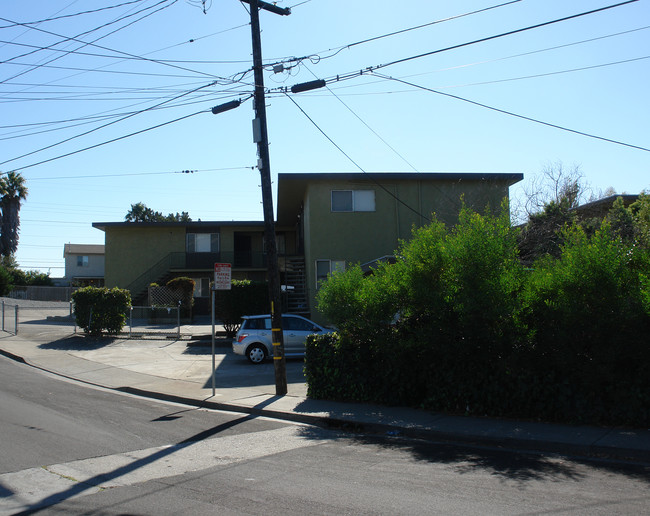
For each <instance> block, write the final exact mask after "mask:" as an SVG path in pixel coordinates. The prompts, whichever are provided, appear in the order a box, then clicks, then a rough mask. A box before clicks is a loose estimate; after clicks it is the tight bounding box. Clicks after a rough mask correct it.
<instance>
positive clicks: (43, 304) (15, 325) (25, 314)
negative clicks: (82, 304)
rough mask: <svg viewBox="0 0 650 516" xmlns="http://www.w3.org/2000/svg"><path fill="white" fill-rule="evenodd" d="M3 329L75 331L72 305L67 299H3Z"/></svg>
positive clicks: (0, 311)
mask: <svg viewBox="0 0 650 516" xmlns="http://www.w3.org/2000/svg"><path fill="white" fill-rule="evenodd" d="M0 322H1V324H2V331H4V332H7V333H13V334H14V335H16V334H18V333H25V334H40V333H47V332H50V333H74V331H75V321H74V316H73V313H72V305H71V303H69V302H66V301H30V300H19V299H7V298H5V299H3V300H2V301H1V302H0Z"/></svg>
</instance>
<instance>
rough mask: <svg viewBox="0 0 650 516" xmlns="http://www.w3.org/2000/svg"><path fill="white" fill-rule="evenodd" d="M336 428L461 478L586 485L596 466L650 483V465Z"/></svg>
mask: <svg viewBox="0 0 650 516" xmlns="http://www.w3.org/2000/svg"><path fill="white" fill-rule="evenodd" d="M334 430H335V432H336V433H335V437H334V439H335V440H347V441H350V442H354V443H356V444H363V445H368V446H376V447H378V448H380V449H385V450H398V451H402V452H407V453H409V454H410V455H411V456H412V457H413V458H414V459H415V460H418V461H425V462H430V463H435V464H443V465H447V466H449V467H450V468H453V470H454V472H456V473H457V474H459V475H465V474H472V473H475V472H479V471H481V472H489V473H490V474H491V475H494V476H496V477H499V478H501V479H504V480H508V481H512V482H515V483H520V484H522V485H524V484H526V483H529V482H535V481H540V480H543V481H554V482H565V481H568V482H580V481H581V480H583V479H584V478H585V468H592V469H594V470H601V471H607V472H608V473H611V474H616V475H623V476H625V477H626V478H628V479H630V480H636V481H641V482H645V483H648V484H650V464H642V463H630V462H623V461H614V460H607V459H599V458H585V457H581V456H573V455H571V454H563V453H556V452H535V451H528V450H519V449H516V448H509V447H507V446H497V445H492V446H490V445H482V444H480V443H466V444H465V443H452V442H446V441H442V440H440V441H435V440H431V441H429V440H426V439H421V438H420V439H415V438H407V437H404V436H401V435H399V431H395V432H390V431H388V432H385V433H382V434H372V433H370V432H368V433H366V432H365V429H364V428H363V425H350V426H349V427H348V426H343V427H339V428H335V429H334ZM391 434H394V435H391ZM301 435H302V436H303V437H305V438H308V439H322V438H323V434H322V430H321V429H318V428H316V427H303V428H302V430H301Z"/></svg>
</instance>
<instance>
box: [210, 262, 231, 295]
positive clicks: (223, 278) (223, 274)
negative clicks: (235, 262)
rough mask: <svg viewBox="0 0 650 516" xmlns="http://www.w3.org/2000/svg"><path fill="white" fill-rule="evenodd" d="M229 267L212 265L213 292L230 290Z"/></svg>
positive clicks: (226, 264) (227, 265) (225, 264)
mask: <svg viewBox="0 0 650 516" xmlns="http://www.w3.org/2000/svg"><path fill="white" fill-rule="evenodd" d="M230 271H231V265H230V264H229V263H215V264H214V290H230V285H231V282H230V278H231V273H230Z"/></svg>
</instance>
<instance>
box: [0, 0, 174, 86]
mask: <svg viewBox="0 0 650 516" xmlns="http://www.w3.org/2000/svg"><path fill="white" fill-rule="evenodd" d="M177 1H178V0H161V1H160V2H158V3H157V4H155V5H154V6H151V7H146V8H144V9H142V10H140V11H138V12H136V13H132V14H128V15H125V16H123V17H122V18H118V19H117V20H113V21H111V22H108V23H106V24H104V25H101V26H100V27H96V28H94V29H92V30H88V31H86V32H82V33H81V34H78V35H77V36H74V37H66V36H62V35H60V34H56V33H54V32H51V31H47V30H44V29H40V28H38V27H30V26H28V25H25V24H24V23H20V22H13V21H12V20H7V19H6V18H0V20H3V21H7V22H10V23H17V24H18V25H22V26H26V27H28V28H30V29H32V30H36V31H38V32H43V33H45V34H50V35H52V36H56V37H59V38H62V39H63V41H57V42H56V43H54V44H52V45H50V46H49V47H45V48H44V49H46V50H58V49H54V48H53V47H54V46H55V45H59V44H60V43H64V42H66V41H75V42H77V43H81V44H82V46H81V47H78V48H77V49H75V50H70V51H63V52H64V55H69V54H72V53H75V52H76V51H77V50H78V49H79V48H83V47H86V46H93V47H97V48H102V49H103V50H107V49H106V48H104V47H101V46H99V45H95V42H97V41H99V40H100V39H103V38H105V37H107V36H110V35H111V34H114V33H115V32H117V31H119V30H122V29H125V28H126V27H129V26H130V25H133V24H134V23H137V22H139V21H141V20H143V19H144V18H147V17H149V16H151V15H153V14H156V13H157V12H159V11H162V10H163V9H167V8H168V7H171V6H172V5H173V4H175V3H176V2H177ZM165 2H171V3H169V4H168V5H164V6H162V7H161V8H159V9H157V10H156V11H153V12H150V13H147V14H145V15H144V16H143V17H142V18H140V19H138V20H134V21H131V22H130V23H128V24H126V25H123V26H122V27H118V28H117V29H115V30H113V31H112V32H109V33H108V34H104V35H103V36H100V37H99V38H97V39H95V40H94V41H92V42H86V41H83V40H80V39H78V38H79V37H80V36H84V35H86V34H90V33H91V32H95V31H97V30H99V29H102V28H104V27H107V26H109V25H112V24H114V23H117V22H120V21H122V20H124V19H126V18H129V17H131V16H135V15H138V14H140V13H142V12H144V11H147V10H149V9H152V8H153V7H157V6H158V5H161V4H164V3H165ZM39 50H43V49H39ZM39 50H34V51H32V52H29V53H28V54H23V55H21V56H14V57H12V58H10V59H8V60H7V62H10V61H13V60H14V59H17V58H20V57H25V56H26V55H30V54H33V53H35V52H37V51H39ZM108 50H110V49H108ZM61 57H63V56H58V57H55V58H53V59H51V60H50V61H48V62H47V63H46V64H49V63H51V62H53V61H56V60H58V59H60V58H61ZM40 66H41V65H33V67H32V68H31V69H30V70H25V71H23V72H21V73H19V74H16V75H14V76H12V77H9V78H8V79H4V80H2V81H0V84H3V83H5V82H8V81H11V80H12V79H16V78H17V77H20V76H21V75H24V74H26V73H29V72H31V71H34V70H36V69H38V68H39V67H40ZM168 66H172V65H168Z"/></svg>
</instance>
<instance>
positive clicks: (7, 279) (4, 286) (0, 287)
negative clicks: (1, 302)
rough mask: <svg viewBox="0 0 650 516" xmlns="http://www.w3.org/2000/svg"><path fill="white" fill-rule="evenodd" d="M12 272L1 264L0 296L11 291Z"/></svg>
mask: <svg viewBox="0 0 650 516" xmlns="http://www.w3.org/2000/svg"><path fill="white" fill-rule="evenodd" d="M11 280H12V278H11V273H10V272H9V271H8V270H7V269H6V268H5V267H3V266H2V265H0V296H6V295H7V294H9V292H11V287H12V281H11Z"/></svg>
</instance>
